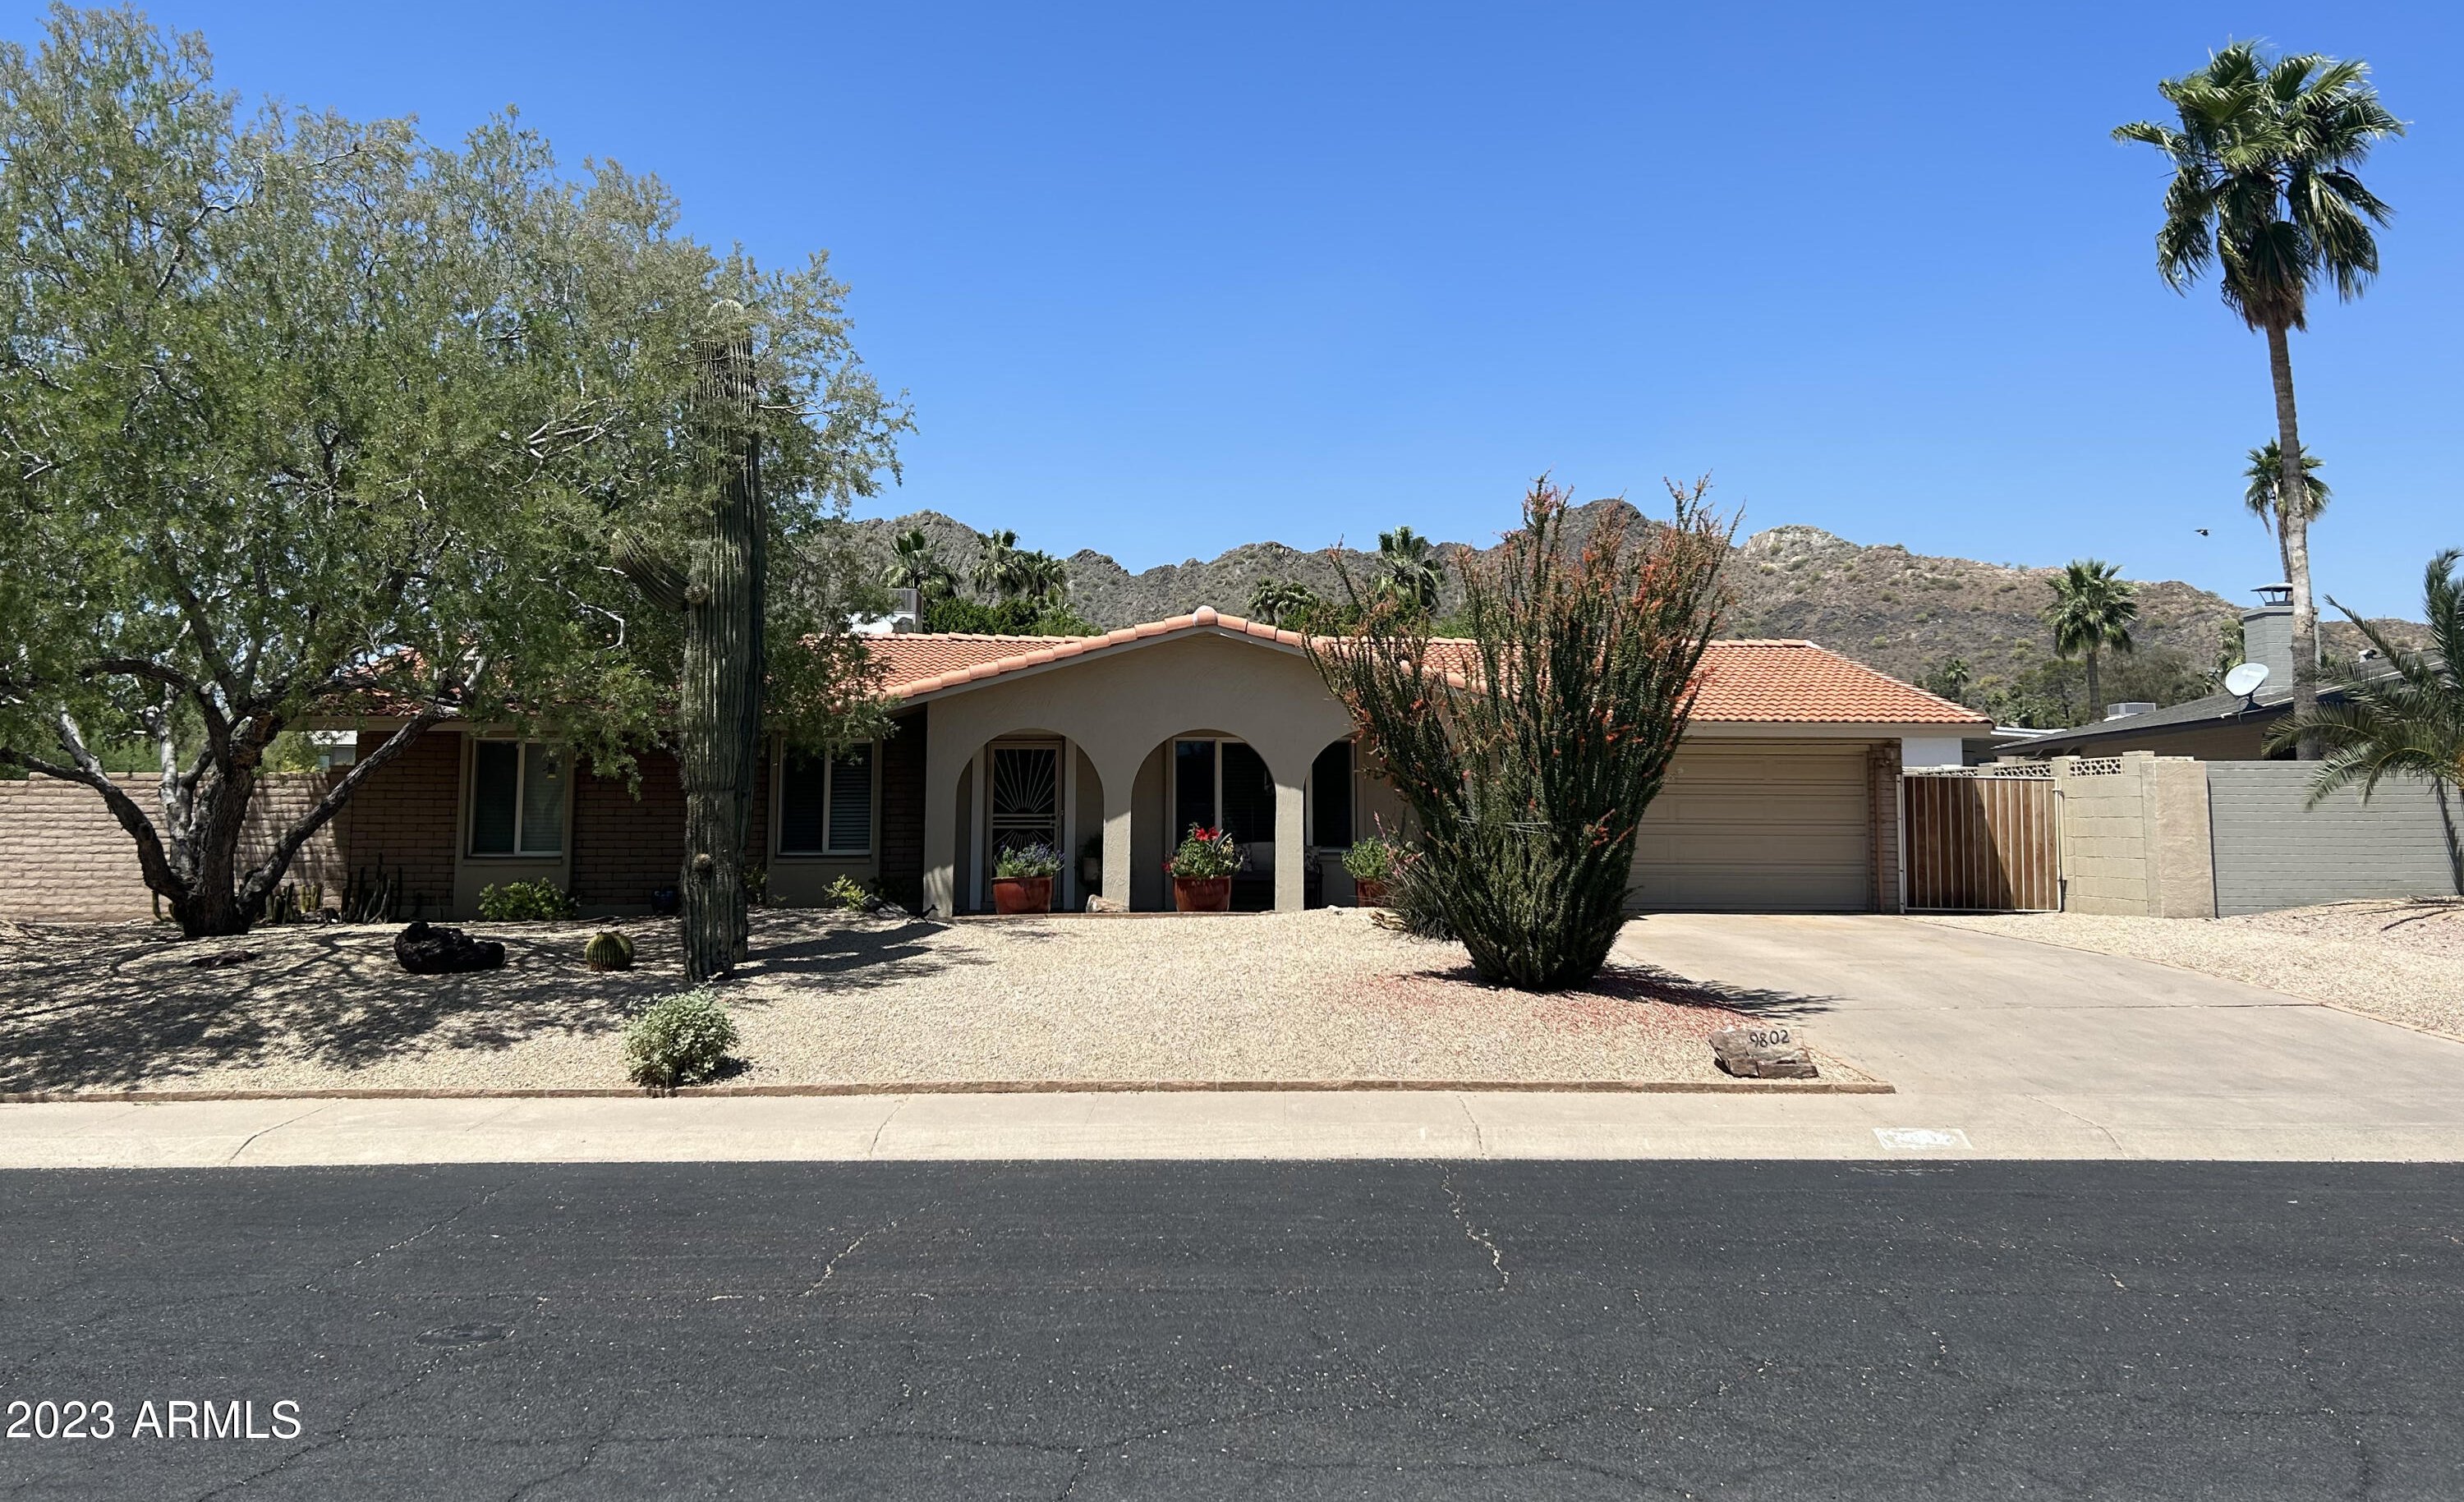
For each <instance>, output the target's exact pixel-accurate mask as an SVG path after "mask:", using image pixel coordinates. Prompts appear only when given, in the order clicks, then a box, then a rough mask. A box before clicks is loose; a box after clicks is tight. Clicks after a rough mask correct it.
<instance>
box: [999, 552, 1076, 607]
mask: <svg viewBox="0 0 2464 1502" xmlns="http://www.w3.org/2000/svg"><path fill="white" fill-rule="evenodd" d="M1005 593H1008V594H1013V595H1018V596H1022V597H1023V598H1025V599H1031V600H1033V601H1034V602H1035V603H1037V604H1039V605H1049V604H1053V603H1056V602H1058V601H1060V600H1064V599H1068V598H1069V565H1068V564H1067V563H1064V562H1063V561H1061V560H1060V559H1059V558H1056V557H1054V556H1053V555H1051V554H1049V553H1045V552H1044V551H1043V550H1042V549H1038V550H1036V551H1035V552H1033V553H1020V554H1015V555H1012V559H1011V565H1010V573H1009V588H1008V590H1007V591H1005Z"/></svg>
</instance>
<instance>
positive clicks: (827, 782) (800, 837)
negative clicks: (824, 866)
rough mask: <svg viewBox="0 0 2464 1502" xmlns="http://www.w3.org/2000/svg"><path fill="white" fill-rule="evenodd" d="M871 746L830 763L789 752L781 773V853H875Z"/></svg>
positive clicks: (849, 751) (817, 854)
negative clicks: (873, 847) (873, 846)
mask: <svg viewBox="0 0 2464 1502" xmlns="http://www.w3.org/2000/svg"><path fill="white" fill-rule="evenodd" d="M877 750H878V748H877V747H876V746H875V745H874V744H873V743H872V742H870V741H867V742H865V743H864V744H863V745H861V746H856V747H852V748H850V749H848V750H847V751H846V752H845V753H843V754H841V755H838V756H833V757H829V758H826V759H825V758H823V757H819V756H806V755H803V754H802V753H801V752H797V751H789V752H788V753H787V755H786V758H785V760H784V762H783V763H782V764H781V768H780V778H779V853H780V854H781V855H782V856H868V855H870V854H872V765H873V756H874V753H875V751H877Z"/></svg>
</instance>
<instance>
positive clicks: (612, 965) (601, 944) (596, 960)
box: [582, 933, 633, 970]
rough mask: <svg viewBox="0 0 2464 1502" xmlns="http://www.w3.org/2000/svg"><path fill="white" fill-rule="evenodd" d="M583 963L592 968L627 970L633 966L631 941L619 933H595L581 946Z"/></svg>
mask: <svg viewBox="0 0 2464 1502" xmlns="http://www.w3.org/2000/svg"><path fill="white" fill-rule="evenodd" d="M582 959H583V963H584V964H586V965H588V966H589V967H590V968H591V969H594V970H629V969H632V968H633V941H632V940H630V939H627V938H626V937H625V936H624V935H623V934H621V933H595V934H592V935H591V936H590V942H589V943H588V944H585V945H583V947H582Z"/></svg>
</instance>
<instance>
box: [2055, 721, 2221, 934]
mask: <svg viewBox="0 0 2464 1502" xmlns="http://www.w3.org/2000/svg"><path fill="white" fill-rule="evenodd" d="M2054 789H2055V796H2056V798H2057V800H2058V802H2059V807H2060V813H2061V870H2062V906H2063V908H2064V910H2066V911H2069V912H2075V913H2111V914H2120V915H2123V916H2139V917H2150V918H2208V917H2212V916H2214V914H2215V910H2216V906H2215V903H2216V897H2215V879H2214V869H2213V866H2212V863H2211V857H2210V854H2209V834H2208V785H2207V775H2206V772H2205V770H2204V766H2203V764H2202V763H2199V762H2195V761H2191V760H2189V759H2188V758H2184V757H2160V756H2157V755H2156V754H2154V753H2153V752H2150V751H2130V752H2126V753H2124V754H2123V755H2121V756H2118V757H2078V756H2057V757H2056V758H2054Z"/></svg>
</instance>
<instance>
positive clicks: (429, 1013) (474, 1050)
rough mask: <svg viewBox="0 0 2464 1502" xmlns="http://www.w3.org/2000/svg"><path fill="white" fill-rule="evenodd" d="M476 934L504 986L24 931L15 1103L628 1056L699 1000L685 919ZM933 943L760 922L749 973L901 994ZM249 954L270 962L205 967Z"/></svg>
mask: <svg viewBox="0 0 2464 1502" xmlns="http://www.w3.org/2000/svg"><path fill="white" fill-rule="evenodd" d="M463 926H465V927H467V928H468V930H469V931H470V932H471V933H472V934H473V937H477V938H487V939H495V940H499V941H501V942H502V943H503V944H504V946H505V965H504V968H503V969H497V970H485V971H479V972H476V973H473V974H464V975H411V974H407V973H406V972H405V971H403V970H402V969H400V967H399V966H397V965H396V964H395V962H394V958H393V936H394V935H395V933H397V932H398V931H399V926H398V925H325V926H319V925H285V926H281V927H275V928H265V929H260V930H258V931H257V932H255V933H252V934H249V935H247V936H246V937H245V938H238V939H224V940H209V941H200V942H197V943H183V942H181V941H180V940H179V939H178V938H177V937H176V935H175V934H173V933H171V932H170V931H169V930H167V929H165V928H163V927H161V926H159V925H151V924H114V925H11V928H10V929H9V930H7V931H5V932H0V1090H11V1091H37V1090H74V1089H109V1088H134V1087H141V1086H153V1087H160V1086H165V1085H177V1084H179V1083H181V1082H182V1081H184V1080H186V1079H187V1078H191V1077H193V1076H196V1075H199V1074H202V1073H206V1072H209V1071H215V1070H223V1069H229V1068H231V1067H247V1066H250V1065H253V1064H267V1063H287V1062H295V1061H299V1060H307V1061H311V1062H313V1063H315V1064H316V1065H318V1066H320V1067H324V1068H330V1069H334V1070H338V1071H351V1070H357V1069H361V1068H364V1067H366V1066H368V1065H371V1064H375V1063H379V1062H382V1061H385V1060H387V1059H390V1058H395V1057H398V1056H406V1055H427V1054H434V1053H438V1052H446V1053H468V1054H472V1055H476V1056H486V1055H494V1054H501V1053H503V1052H505V1051H507V1050H511V1049H513V1048H515V1047H517V1045H519V1044H521V1043H523V1042H525V1041H527V1040H529V1039H532V1038H535V1037H538V1036H540V1035H542V1034H564V1035H569V1036H581V1037H585V1038H587V1037H597V1036H602V1035H605V1036H606V1037H607V1038H608V1039H609V1040H610V1047H612V1046H613V1038H614V1035H615V1034H617V1033H618V1032H619V1031H621V1030H622V1029H623V1027H624V1026H625V1024H626V1022H627V1020H628V1019H629V1018H630V1017H631V1016H632V1015H633V1014H634V1013H635V1012H638V1011H640V1010H641V1008H642V1007H644V1006H646V1005H647V1004H648V1003H649V1002H650V1001H651V1000H653V999H655V998H656V997H658V996H660V995H663V994H666V993H668V992H671V991H673V990H680V989H682V987H683V985H684V970H683V963H682V954H681V952H680V950H679V947H678V940H677V930H676V925H675V923H674V922H673V921H672V920H662V919H629V920H619V921H605V922H596V923H593V922H582V923H558V924H480V923H473V924H470V925H463ZM935 926H936V925H929V924H921V923H917V922H914V921H912V920H911V921H906V922H901V923H898V924H895V925H879V924H877V923H874V922H871V921H863V920H858V921H853V922H850V921H848V920H845V919H842V918H839V917H837V916H836V915H822V914H813V913H791V912H785V911H764V912H760V913H758V914H757V915H756V917H755V923H754V935H753V944H752V954H751V957H750V962H749V963H748V965H747V966H746V967H745V974H746V975H747V976H748V977H749V976H752V975H759V974H764V973H768V974H779V975H795V976H799V977H803V978H804V979H805V980H806V982H807V984H812V983H816V982H818V983H819V984H821V985H823V986H825V987H827V988H829V989H841V988H846V987H850V986H854V987H867V988H869V987H873V986H882V985H891V984H895V983H896V982H898V981H900V980H903V979H909V978H913V977H914V976H916V975H919V974H923V973H928V972H930V971H931V970H933V969H939V968H941V967H942V965H943V964H944V963H945V961H944V959H943V957H942V956H939V955H936V954H934V953H933V952H931V951H930V950H928V949H927V948H925V947H923V946H922V945H921V944H920V943H918V942H917V941H919V940H921V939H922V938H924V937H925V936H926V935H927V934H929V933H931V932H932V931H934V930H935ZM603 928H612V929H616V930H618V931H621V932H623V933H625V934H626V935H627V937H628V938H630V939H631V940H632V941H633V945H634V951H635V962H634V966H633V968H632V969H628V970H614V971H593V970H590V969H587V968H585V967H584V966H583V963H582V958H581V955H582V946H583V943H584V942H585V941H586V940H587V939H588V938H589V936H590V935H591V934H593V933H596V932H599V931H600V930H602V929H603ZM240 950H251V951H254V952H255V953H256V955H257V956H258V957H257V958H256V959H253V960H251V961H247V962H245V963H241V964H235V965H231V966H228V967H223V968H214V969H200V968H197V967H194V966H192V965H191V964H190V963H189V962H190V961H191V960H194V959H198V958H201V957H205V956H209V955H213V954H219V953H227V952H232V951H240ZM728 1001H729V1004H730V1005H731V1006H733V1007H747V1008H754V1009H759V1008H762V1007H764V1006H766V1005H767V1004H766V1003H765V1002H764V1001H763V1000H761V999H760V998H759V997H758V996H752V995H738V994H730V995H729V997H728Z"/></svg>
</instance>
